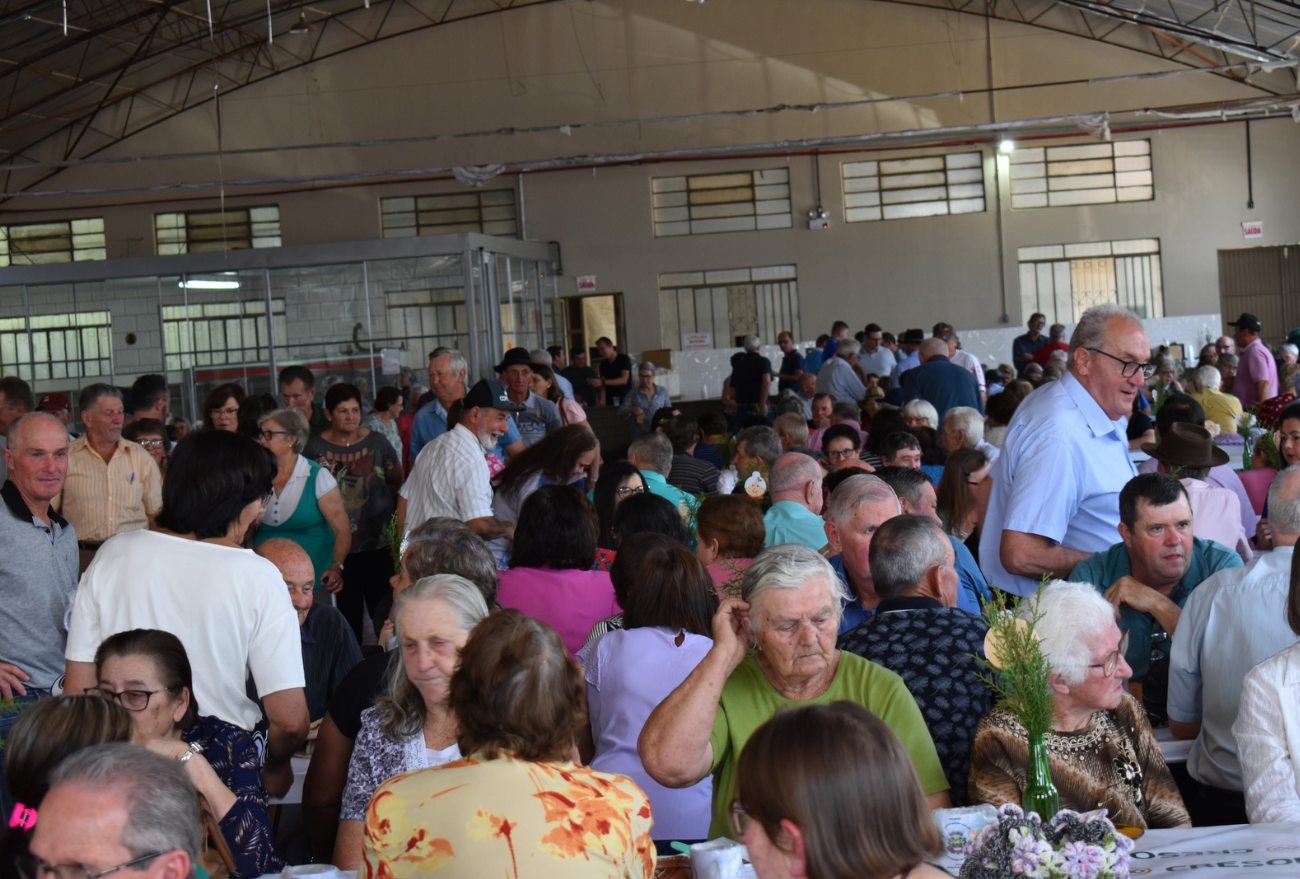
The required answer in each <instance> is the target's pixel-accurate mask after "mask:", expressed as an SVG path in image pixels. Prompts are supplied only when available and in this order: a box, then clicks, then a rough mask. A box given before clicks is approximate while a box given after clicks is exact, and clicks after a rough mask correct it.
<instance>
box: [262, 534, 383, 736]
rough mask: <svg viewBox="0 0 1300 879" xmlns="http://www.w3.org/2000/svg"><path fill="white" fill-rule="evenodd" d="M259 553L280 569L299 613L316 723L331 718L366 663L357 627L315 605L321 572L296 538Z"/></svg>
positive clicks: (305, 670) (275, 540) (324, 606)
mask: <svg viewBox="0 0 1300 879" xmlns="http://www.w3.org/2000/svg"><path fill="white" fill-rule="evenodd" d="M256 551H257V554H258V555H260V556H261V557H262V558H264V559H266V560H267V561H269V562H270V563H271V564H273V565H275V566H276V567H277V568H279V569H280V576H282V577H283V578H284V585H285V586H287V587H289V599H290V600H291V601H292V602H293V609H294V610H296V611H297V612H298V631H299V632H300V633H301V635H302V666H303V673H304V675H305V677H306V681H307V711H308V712H309V713H310V714H311V719H312V722H313V723H315V722H316V721H318V720H320V719H321V718H322V717H324V716H325V708H326V703H327V702H328V701H329V697H330V694H331V693H333V692H334V689H335V688H336V687H337V686H338V685H339V682H341V681H342V680H343V678H344V676H346V675H347V673H348V672H349V671H351V670H352V667H353V666H354V665H356V664H357V663H358V662H360V661H361V648H360V647H359V646H358V645H357V639H356V636H355V635H354V634H353V632H352V627H351V626H350V625H348V621H347V620H346V619H345V618H344V616H343V614H342V613H340V612H339V610H338V608H336V607H332V606H330V605H328V604H313V603H312V591H313V589H312V587H313V586H314V585H315V583H316V570H315V569H314V568H313V567H312V564H311V557H310V556H308V555H307V551H306V550H305V549H303V548H302V547H301V546H299V545H298V544H296V543H294V542H293V541H292V540H285V539H284V538H278V537H277V538H273V539H271V540H268V541H266V542H264V543H262V544H261V545H260V546H258V547H257V550H256Z"/></svg>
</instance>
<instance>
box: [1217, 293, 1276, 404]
mask: <svg viewBox="0 0 1300 879" xmlns="http://www.w3.org/2000/svg"><path fill="white" fill-rule="evenodd" d="M1228 326H1230V327H1236V331H1235V332H1234V333H1233V339H1234V340H1235V341H1236V343H1237V357H1238V358H1239V360H1240V363H1239V364H1238V366H1237V377H1236V379H1235V380H1234V381H1233V383H1232V394H1233V396H1234V397H1236V398H1237V399H1238V400H1240V401H1241V407H1242V408H1243V409H1249V408H1251V407H1252V406H1254V405H1255V404H1256V403H1262V402H1264V401H1265V400H1268V399H1271V398H1273V397H1276V396H1277V363H1276V362H1275V361H1274V360H1273V355H1272V354H1271V353H1270V352H1269V350H1268V348H1266V347H1264V343H1263V342H1261V341H1260V340H1259V334H1260V331H1261V330H1262V329H1263V326H1262V325H1261V324H1260V322H1259V318H1257V317H1255V315H1253V314H1245V313H1243V314H1242V315H1241V317H1239V318H1237V319H1236V320H1235V321H1229V322H1228Z"/></svg>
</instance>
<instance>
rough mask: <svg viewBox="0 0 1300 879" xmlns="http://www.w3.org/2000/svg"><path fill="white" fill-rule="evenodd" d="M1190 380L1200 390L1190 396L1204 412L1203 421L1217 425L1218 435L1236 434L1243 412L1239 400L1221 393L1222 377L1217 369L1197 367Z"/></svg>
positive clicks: (1208, 366) (1207, 366) (1213, 367)
mask: <svg viewBox="0 0 1300 879" xmlns="http://www.w3.org/2000/svg"><path fill="white" fill-rule="evenodd" d="M1192 378H1193V379H1195V381H1196V387H1197V388H1199V389H1200V390H1198V391H1196V392H1195V393H1193V394H1192V395H1191V396H1192V399H1194V400H1195V401H1196V402H1198V403H1200V404H1201V408H1202V409H1204V410H1205V420H1206V421H1213V422H1214V423H1215V424H1217V425H1219V432H1220V433H1236V432H1237V425H1238V424H1240V423H1241V413H1242V412H1243V411H1244V410H1243V409H1242V408H1241V401H1240V400H1238V399H1237V398H1236V397H1234V396H1232V394H1225V393H1224V392H1223V376H1222V375H1221V374H1220V373H1219V369H1218V367H1216V366H1210V365H1209V364H1206V365H1205V366H1198V367H1197V368H1196V372H1194V373H1192Z"/></svg>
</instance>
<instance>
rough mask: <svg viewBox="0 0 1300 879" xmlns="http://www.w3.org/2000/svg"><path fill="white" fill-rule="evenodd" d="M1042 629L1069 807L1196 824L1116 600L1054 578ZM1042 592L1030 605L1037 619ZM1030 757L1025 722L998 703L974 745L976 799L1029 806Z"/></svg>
mask: <svg viewBox="0 0 1300 879" xmlns="http://www.w3.org/2000/svg"><path fill="white" fill-rule="evenodd" d="M1036 604H1037V610H1038V612H1039V614H1040V615H1041V616H1040V617H1039V620H1038V623H1037V625H1036V626H1035V627H1034V632H1035V634H1037V635H1038V638H1039V641H1040V643H1041V644H1042V648H1043V655H1044V656H1045V657H1046V659H1047V662H1048V664H1049V665H1050V666H1051V671H1052V677H1051V683H1052V690H1053V694H1052V700H1053V703H1054V706H1055V709H1056V711H1055V719H1054V720H1053V721H1052V728H1051V730H1050V731H1049V732H1048V733H1047V734H1046V735H1045V736H1044V743H1045V744H1046V746H1047V760H1048V764H1049V766H1050V768H1051V773H1052V781H1053V782H1054V783H1055V785H1056V788H1057V791H1058V793H1059V794H1060V797H1061V808H1062V809H1074V810H1075V811H1078V812H1088V811H1091V810H1093V809H1102V808H1104V809H1106V810H1107V813H1108V815H1109V817H1110V819H1111V820H1112V821H1114V822H1115V823H1116V824H1127V825H1130V826H1133V827H1140V828H1142V829H1144V830H1145V829H1148V828H1162V827H1190V826H1191V818H1190V817H1189V816H1188V814H1187V809H1186V808H1185V807H1184V806H1183V799H1182V797H1181V796H1179V794H1178V787H1177V786H1176V785H1175V784H1174V780H1173V777H1172V776H1171V775H1170V774H1169V767H1168V766H1166V765H1165V758H1164V756H1163V755H1162V754H1161V753H1160V746H1159V744H1158V743H1157V742H1156V739H1155V735H1154V734H1153V733H1152V732H1151V725H1150V724H1149V723H1148V722H1147V718H1146V713H1145V712H1144V711H1143V710H1142V706H1141V705H1139V704H1138V701H1137V700H1136V699H1134V698H1133V697H1132V696H1130V695H1129V694H1128V692H1127V691H1126V690H1125V687H1124V682H1125V680H1126V679H1127V678H1129V677H1131V676H1132V674H1133V670H1132V669H1131V668H1129V664H1128V663H1127V662H1126V661H1125V660H1124V651H1125V649H1126V648H1127V647H1128V633H1127V632H1120V629H1119V626H1117V625H1116V624H1115V608H1114V607H1113V606H1112V605H1111V603H1110V602H1109V601H1107V600H1106V599H1105V598H1104V597H1102V595H1101V593H1100V592H1098V591H1097V590H1096V588H1095V587H1093V586H1091V585H1089V584H1087V583H1066V582H1064V581H1062V580H1056V581H1053V582H1052V583H1049V584H1048V585H1047V587H1046V588H1045V589H1043V591H1042V592H1041V593H1040V596H1039V598H1038V599H1037V602H1036ZM1034 607H1035V600H1034V599H1032V598H1031V599H1028V600H1026V601H1025V603H1024V604H1023V606H1022V607H1021V612H1020V615H1021V617H1022V618H1023V619H1030V618H1031V616H1032V614H1033V610H1034ZM1028 765H1029V742H1028V735H1027V733H1026V732H1025V728H1024V727H1023V726H1021V725H1020V722H1019V721H1018V720H1016V719H1015V717H1014V716H1012V715H1011V714H1010V713H1009V712H1007V711H1005V710H1003V709H1001V708H995V709H993V710H992V711H990V712H989V713H988V714H986V715H985V716H984V719H983V720H981V721H980V723H979V727H978V728H977V729H976V731H975V745H974V747H973V748H972V750H971V776H970V796H971V802H973V803H992V804H993V805H995V806H1000V805H1002V804H1003V803H1016V804H1019V803H1020V802H1021V800H1022V798H1023V796H1024V791H1025V776H1026V770H1027V767H1028Z"/></svg>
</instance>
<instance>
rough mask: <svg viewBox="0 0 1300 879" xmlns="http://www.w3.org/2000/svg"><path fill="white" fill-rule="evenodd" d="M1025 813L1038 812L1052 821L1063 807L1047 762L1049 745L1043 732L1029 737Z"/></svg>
mask: <svg viewBox="0 0 1300 879" xmlns="http://www.w3.org/2000/svg"><path fill="white" fill-rule="evenodd" d="M1022 805H1023V806H1024V809H1025V814H1026V815H1027V814H1029V813H1030V812H1037V813H1038V816H1039V817H1040V818H1042V819H1043V821H1050V820H1052V817H1053V816H1054V815H1055V814H1056V813H1057V812H1059V811H1060V809H1061V798H1060V796H1059V795H1058V794H1057V792H1056V785H1054V784H1052V771H1051V768H1050V767H1049V766H1048V764H1047V745H1046V744H1044V742H1043V736H1042V734H1038V735H1033V736H1030V737H1029V766H1028V770H1027V772H1026V773H1025V795H1024V798H1023V801H1022Z"/></svg>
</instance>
